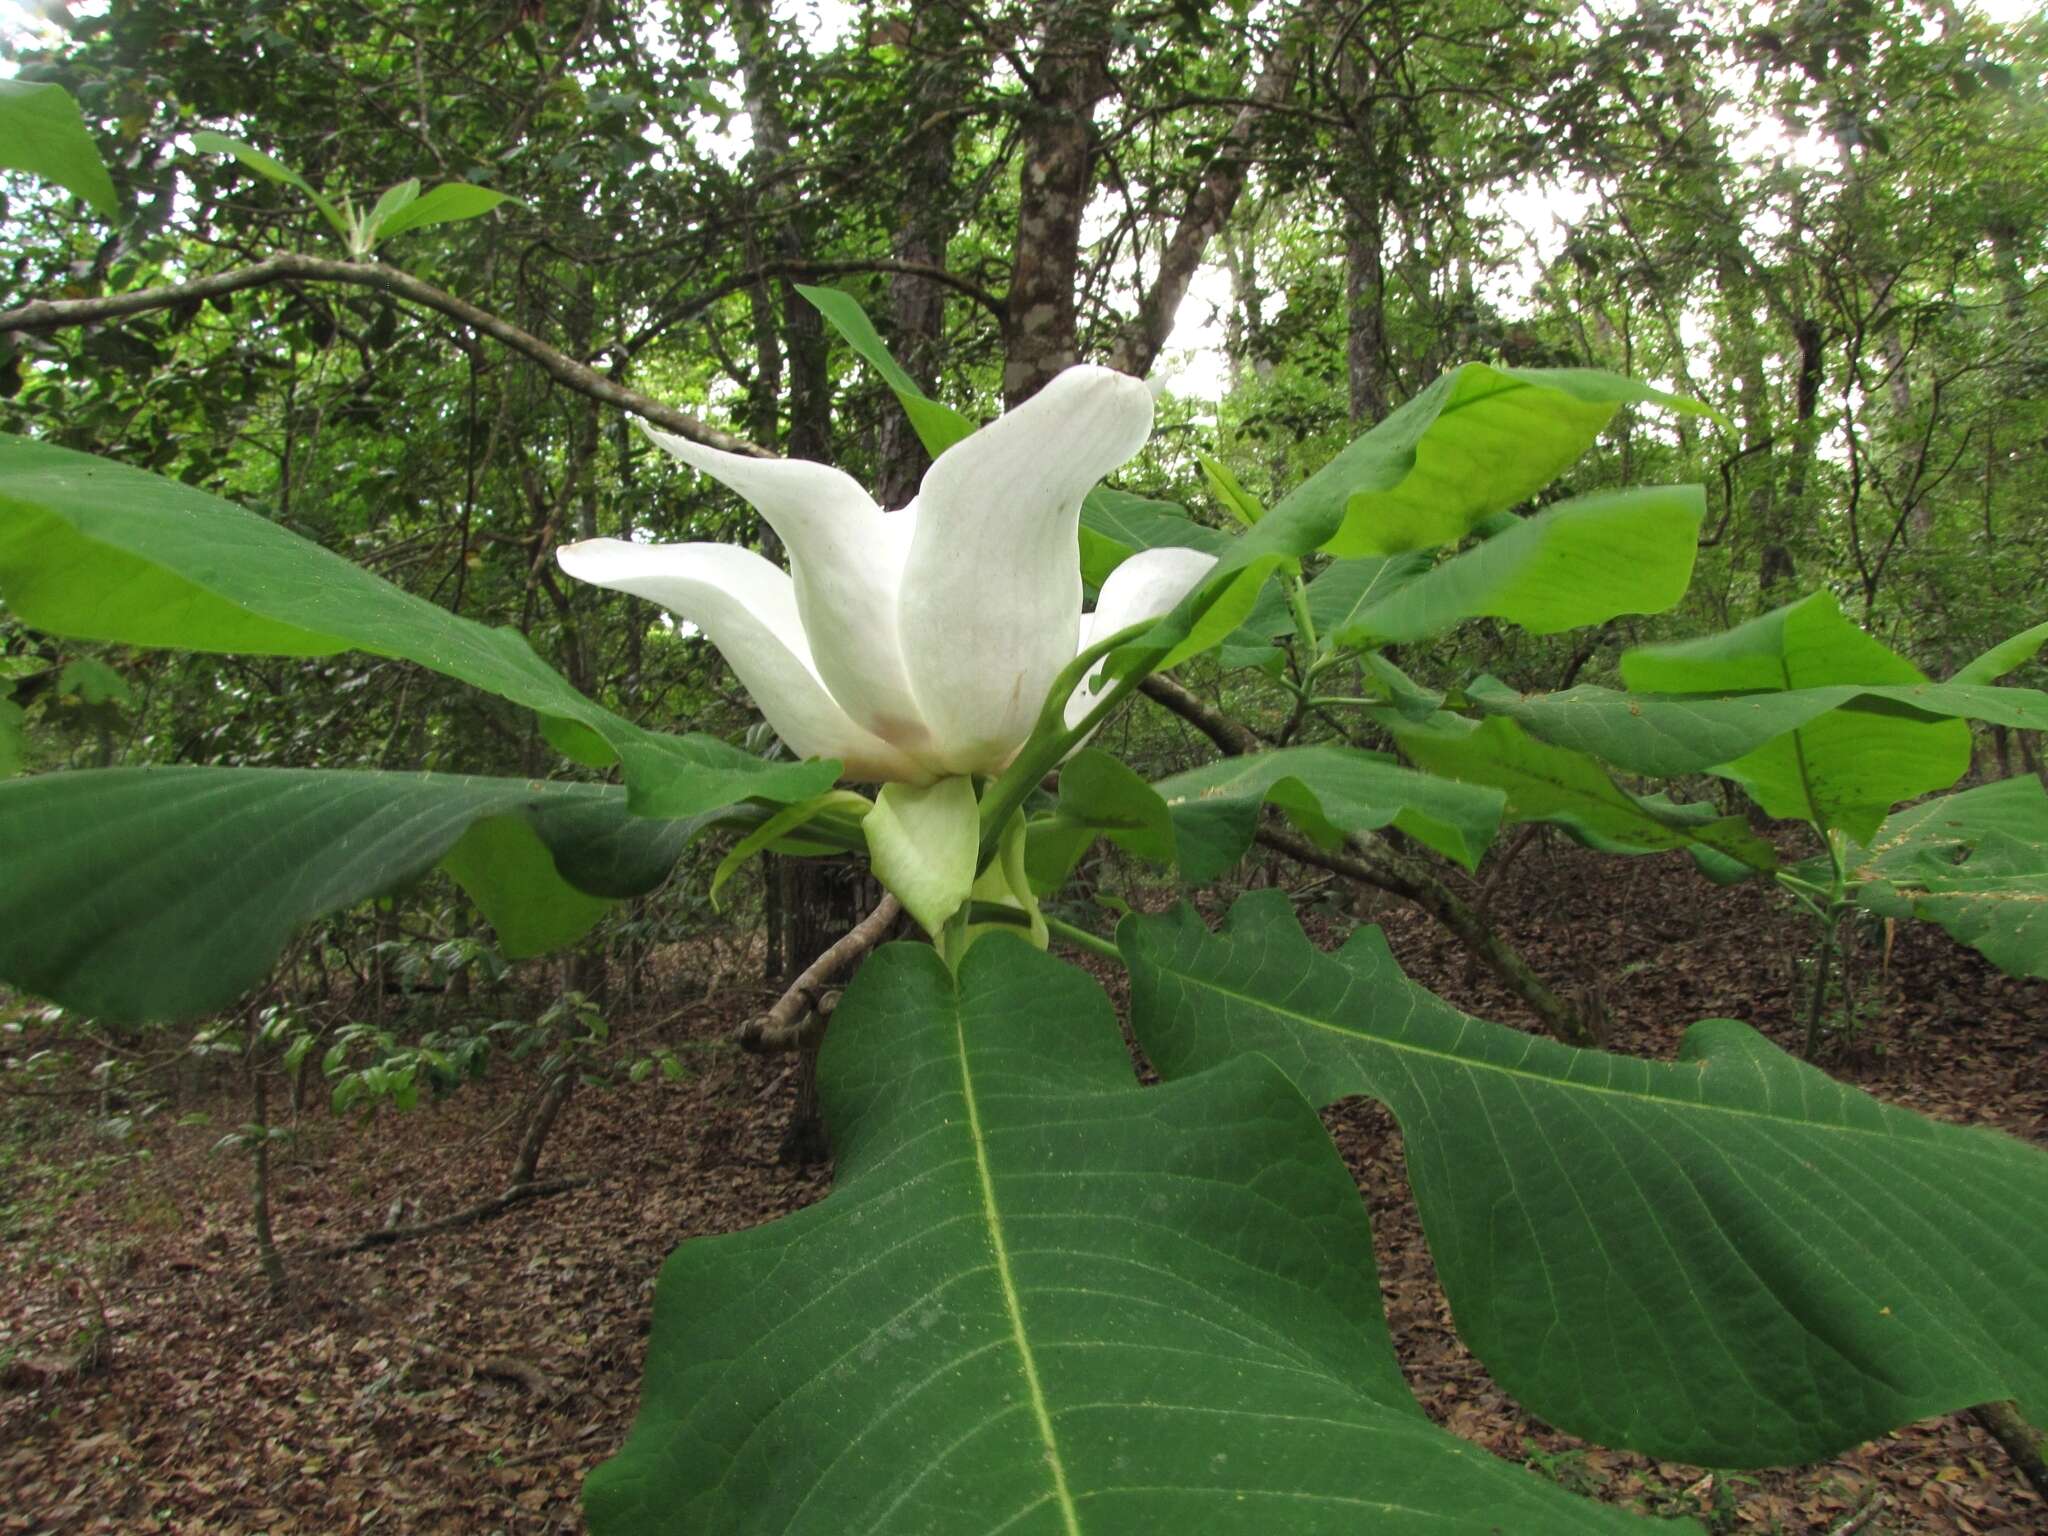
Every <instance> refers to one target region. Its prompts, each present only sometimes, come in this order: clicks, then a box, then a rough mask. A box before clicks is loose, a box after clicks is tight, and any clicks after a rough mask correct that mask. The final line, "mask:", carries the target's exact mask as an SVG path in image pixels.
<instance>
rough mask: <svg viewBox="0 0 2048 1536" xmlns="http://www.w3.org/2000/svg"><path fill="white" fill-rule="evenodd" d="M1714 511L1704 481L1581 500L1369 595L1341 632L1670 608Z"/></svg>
mask: <svg viewBox="0 0 2048 1536" xmlns="http://www.w3.org/2000/svg"><path fill="white" fill-rule="evenodd" d="M1705 513H1706V497H1705V496H1704V494H1703V493H1702V492H1701V490H1700V488H1699V487H1698V486H1696V485H1661V486H1653V487H1649V488H1646V489H1640V490H1631V491H1606V492H1602V493H1601V494H1599V495H1595V496H1580V497H1576V498H1574V499H1573V500H1571V501H1566V502H1562V503H1560V504H1559V505H1557V506H1554V507H1551V508H1549V509H1548V510H1546V511H1544V512H1541V513H1539V514H1537V515H1536V516H1535V517H1531V518H1526V519H1523V520H1521V521H1519V522H1516V523H1515V524H1514V525H1513V526H1511V527H1509V528H1508V529H1507V530H1506V531H1505V532H1502V533H1497V534H1495V535H1494V536H1493V537H1492V538H1490V539H1488V540H1486V541H1485V542H1484V543H1482V544H1479V545H1477V546H1475V547H1474V548H1472V549H1469V550H1466V551H1465V552H1464V553H1462V554H1459V555H1456V556H1453V557H1452V558H1451V559H1449V560H1446V561H1444V563H1443V564H1441V565H1439V566H1437V567H1436V568H1435V569H1434V570H1432V571H1430V572H1429V573H1428V574H1427V575H1425V576H1421V577H1419V578H1417V579H1416V580H1414V581H1410V582H1408V583H1406V584H1403V585H1399V586H1397V587H1396V588H1395V589H1394V590H1392V591H1390V592H1387V593H1385V594H1384V595H1381V596H1376V597H1369V598H1366V599H1365V600H1363V601H1361V602H1360V603H1358V604H1357V605H1356V606H1355V607H1354V608H1353V609H1352V611H1351V612H1350V613H1349V614H1347V615H1346V616H1345V617H1344V619H1343V620H1342V621H1341V622H1340V623H1339V625H1338V626H1337V628H1336V630H1335V637H1336V639H1337V640H1339V641H1340V642H1342V643H1344V644H1347V645H1361V646H1378V645H1389V644H1400V643H1406V642H1408V641H1412V640H1424V639H1428V638H1429V637H1430V636H1432V635H1438V634H1442V633H1443V632H1444V631H1445V630H1447V629H1450V628H1451V627H1452V626H1454V625H1456V624H1461V623H1463V622H1464V621H1465V620H1467V619H1473V618H1478V617H1480V616H1482V615H1485V616H1488V617H1492V618H1496V619H1505V620H1507V621H1508V622H1509V623H1511V624H1519V625H1520V626H1521V627H1522V628H1524V629H1526V630H1528V631H1530V632H1531V633H1532V634H1538V635H1548V634H1554V633H1556V632H1557V631H1558V630H1561V629H1573V628H1576V627H1577V626H1578V625H1581V624H1601V623H1605V622H1606V621H1607V620H1608V619H1611V618H1614V617H1616V616H1617V615H1619V614H1624V613H1662V612H1663V611H1664V610H1665V609H1667V608H1669V607H1671V606H1672V605H1674V604H1675V603H1677V601H1678V600H1679V599H1680V598H1682V597H1683V596H1685V589H1686V587H1687V585H1688V584H1690V582H1691V581H1692V563H1693V556H1694V555H1695V554H1696V553H1697V552H1698V548H1699V529H1700V519H1701V517H1703V516H1704V515H1705ZM1318 584H1319V583H1318ZM1309 591H1310V593H1311V594H1313V593H1314V591H1315V586H1314V585H1312V586H1311V587H1310V588H1309Z"/></svg>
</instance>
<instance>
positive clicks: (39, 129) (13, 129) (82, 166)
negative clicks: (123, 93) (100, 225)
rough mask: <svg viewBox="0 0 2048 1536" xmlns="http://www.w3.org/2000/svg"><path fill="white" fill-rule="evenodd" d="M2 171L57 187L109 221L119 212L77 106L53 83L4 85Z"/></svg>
mask: <svg viewBox="0 0 2048 1536" xmlns="http://www.w3.org/2000/svg"><path fill="white" fill-rule="evenodd" d="M0 170H6V171H26V172H27V173H28V174H29V175H31V176H40V177H41V178H42V179H43V180H44V181H49V182H55V183H56V184H57V185H58V186H60V187H62V188H63V189H64V190H65V191H67V192H70V193H73V194H74V195H76V196H78V197H82V198H84V199H85V201H86V203H87V204H88V205H90V206H91V208H92V209H93V211H94V212H95V213H98V214H101V215H103V216H104V217H106V218H109V219H111V218H113V217H114V216H115V215H117V214H118V213H120V211H121V202H120V199H119V197H117V196H116V195H115V192H114V182H113V178H112V177H110V176H108V175H107V166H106V162H105V161H104V160H102V159H101V158H100V150H99V146H98V145H97V144H95V143H93V141H92V135H91V134H90V133H88V132H86V128H85V119H84V118H83V117H81V116H80V115H79V111H78V103H77V102H75V101H73V100H72V99H71V93H70V92H69V91H67V90H65V89H64V87H63V86H61V85H57V84H55V83H53V82H50V81H39V82H30V81H26V80H0Z"/></svg>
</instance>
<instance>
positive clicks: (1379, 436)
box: [1273, 363, 1711, 555]
mask: <svg viewBox="0 0 2048 1536" xmlns="http://www.w3.org/2000/svg"><path fill="white" fill-rule="evenodd" d="M1632 403H1633V404H1654V405H1660V406H1663V407H1665V408H1667V409H1670V410H1676V411H1682V412H1689V413H1695V414H1711V412H1709V411H1708V410H1707V408H1706V407H1705V406H1702V405H1700V404H1698V403H1697V402H1695V401H1691V400H1686V399H1682V398H1680V397H1679V396H1676V395H1670V394H1666V393H1665V392H1664V391H1662V390H1659V389H1653V388H1651V387H1650V386H1649V385H1647V384H1640V383H1638V382H1636V381H1635V380H1633V379H1625V378H1622V377H1620V376H1619V375H1617V374H1611V373H1602V372H1599V371H1598V370H1596V369H1591V368H1552V369H1542V368H1495V367H1492V366H1490V365H1488V364H1485V363H1467V364H1465V365H1464V366H1463V367H1461V368H1455V369H1453V370H1451V371H1450V372H1449V373H1446V374H1444V375H1442V376H1441V377H1440V378H1438V379H1437V380H1436V382H1435V383H1433V384H1431V385H1430V386H1429V387H1428V388H1427V389H1425V390H1423V391H1422V393H1420V394H1419V395H1417V396H1415V398H1414V399H1412V400H1410V401H1409V402H1408V403H1407V404H1405V405H1403V406H1402V407H1400V409H1398V410H1396V411H1395V412H1393V414H1392V415H1390V416H1388V417H1387V418H1386V419H1385V420H1384V421H1381V422H1380V423H1378V425H1376V426H1374V427H1373V428H1372V429H1371V430H1370V431H1368V432H1366V433H1365V434H1364V435H1363V436H1362V437H1359V438H1358V439H1356V440H1355V441H1354V442H1352V444H1351V445H1350V446H1349V447H1347V448H1345V449H1344V450H1343V451H1342V452H1341V453H1339V454H1338V455H1337V456H1336V457H1335V458H1333V459H1332V460H1330V462H1329V463H1328V464H1325V465H1324V466H1323V467H1322V468H1321V469H1319V470H1317V471H1316V472H1315V473H1314V474H1313V475H1311V476H1309V477H1308V479H1306V480H1304V481H1303V482H1302V483H1301V484H1300V485H1298V486H1296V487H1295V488H1294V490H1292V491H1291V492H1289V493H1288V494H1287V496H1285V497H1284V498H1282V499H1281V501H1280V502H1279V503H1278V504H1277V505H1276V506H1275V507H1274V508H1273V512H1274V514H1275V515H1285V516H1287V517H1289V518H1301V519H1303V520H1304V521H1305V522H1307V523H1309V524H1311V525H1315V526H1324V525H1327V526H1328V528H1329V532H1328V533H1327V534H1325V535H1324V539H1321V540H1318V541H1317V542H1318V543H1320V544H1322V545H1323V547H1324V548H1326V549H1327V550H1328V551H1329V552H1330V553H1331V554H1334V555H1373V554H1380V555H1385V554H1398V553H1399V552H1401V551H1402V550H1408V549H1426V548H1430V547H1433V546H1436V545H1441V544H1455V543H1457V542H1458V540H1460V539H1462V538H1464V536H1465V535H1466V534H1467V533H1469V532H1471V531H1472V529H1473V528H1475V527H1476V526H1478V524H1479V523H1480V522H1481V520H1483V519H1484V518H1486V517H1488V516H1491V515H1492V514H1493V513H1496V512H1501V511H1505V510H1507V509H1508V508H1511V507H1513V506H1515V505H1517V504H1518V503H1520V502H1523V501H1526V500H1528V499H1529V498H1530V497H1531V496H1533V495H1535V494H1536V492H1538V491H1540V490H1542V489H1543V487H1544V486H1546V485H1548V484H1550V482H1551V481H1553V480H1555V479H1556V478H1557V477H1558V476H1559V475H1560V474H1562V473H1563V472H1564V471H1565V470H1566V469H1567V468H1569V467H1570V466H1571V465H1572V464H1573V463H1575V462H1576V461H1577V460H1578V459H1579V457H1580V456H1581V455H1582V454H1584V453H1585V452H1586V450H1587V449H1589V448H1591V447H1592V446H1593V443H1594V441H1595V439H1597V438H1598V437H1599V435H1600V432H1601V430H1602V429H1603V428H1604V427H1605V426H1606V425H1607V423H1608V421H1609V420H1610V419H1611V418H1612V417H1613V415H1614V413H1615V411H1616V410H1617V409H1618V408H1619V407H1621V406H1622V405H1624V404H1632ZM1325 541H1327V542H1325Z"/></svg>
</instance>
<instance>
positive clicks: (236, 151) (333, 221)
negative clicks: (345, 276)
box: [192, 129, 355, 244]
mask: <svg viewBox="0 0 2048 1536" xmlns="http://www.w3.org/2000/svg"><path fill="white" fill-rule="evenodd" d="M192 147H193V148H194V149H197V150H199V151H201V152H202V153H205V154H209V155H228V156H230V157H232V158H233V159H235V160H236V161H238V162H240V163H241V164H242V165H245V166H247V167H248V168H249V169H250V170H252V171H254V172H255V173H256V174H257V175H259V176H263V177H267V178H268V179H270V180H271V181H276V182H282V183H283V184H284V185H285V186H288V187H292V188H295V189H297V190H298V191H300V192H303V193H305V194H306V196H307V198H308V199H310V200H311V202H312V204H313V206H314V207H315V208H317V209H319V210H320V215H321V217H322V218H324V219H326V220H327V222H328V223H329V224H330V225H331V226H332V227H333V229H334V232H335V233H336V234H338V235H340V236H341V238H342V239H343V240H344V241H346V242H350V243H351V244H352V243H353V242H354V240H355V223H354V221H353V220H352V219H349V218H347V217H345V216H344V215H343V214H342V212H341V210H340V209H338V208H336V207H335V206H334V204H333V203H331V202H329V201H328V200H327V199H326V198H325V197H323V196H322V195H321V194H320V193H318V192H316V191H314V190H313V184H312V183H311V182H309V181H307V180H306V178H305V177H303V176H301V175H300V174H299V173H298V172H297V171H295V170H293V169H292V168H291V167H290V166H288V165H286V164H285V163H284V162H283V161H282V160H280V159H278V158H277V157H276V156H274V155H268V154H265V153H264V152H263V151H262V150H260V149H258V148H257V147H256V146H255V145H254V144H248V143H244V142H243V141H242V140H241V139H231V138H229V137H228V136H227V135H226V134H224V133H214V132H213V131H212V130H210V129H202V130H200V131H199V132H197V133H195V134H193V135H192Z"/></svg>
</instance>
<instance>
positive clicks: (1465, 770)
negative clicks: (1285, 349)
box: [1382, 712, 1778, 880]
mask: <svg viewBox="0 0 2048 1536" xmlns="http://www.w3.org/2000/svg"><path fill="white" fill-rule="evenodd" d="M1382 720H1383V722H1384V723H1385V724H1387V725H1388V727H1389V728H1390V729H1391V730H1392V731H1393V732H1394V739H1395V740H1396V741H1398V742H1399V743H1400V744H1401V751H1402V754H1403V755H1404V756H1406V757H1407V758H1408V759H1409V760H1410V761H1411V762H1413V763H1415V764H1416V765H1417V766H1418V767H1421V768H1426V769H1428V770H1429V772H1431V773H1435V774H1442V775H1443V776H1444V777H1445V778H1449V779H1457V780H1460V781H1462V782H1463V783H1466V784H1490V785H1493V786H1495V787H1496V788H1499V789H1502V790H1505V791H1506V792H1507V810H1506V816H1507V819H1508V820H1509V821H1544V822H1551V823H1554V824H1555V825H1558V826H1561V827H1563V828H1564V829H1565V830H1566V831H1567V832H1570V833H1571V834H1572V835H1573V836H1574V837H1576V838H1578V839H1579V840H1580V841H1581V842H1584V843H1587V844H1589V845H1590V846H1592V847H1595V848H1601V849H1605V850H1606V851H1608V852H1612V853H1663V852H1667V851H1669V850H1671V849H1684V850H1685V851H1686V852H1688V853H1690V854H1691V855H1692V856H1693V857H1694V858H1695V859H1696V860H1698V862H1699V864H1700V867H1701V868H1702V869H1703V870H1704V871H1705V872H1706V873H1707V874H1708V875H1710V876H1712V877H1713V878H1714V879H1717V880H1738V879H1744V878H1746V877H1748V876H1749V875H1752V874H1758V873H1762V872H1764V871H1767V870H1770V869H1773V868H1775V867H1776V866H1777V862H1778V858H1777V853H1776V851H1775V850H1773V849H1772V847H1771V845H1770V844H1769V843H1767V842H1765V841H1764V840H1763V839H1762V838H1760V837H1758V836H1757V835H1756V833H1754V832H1753V831H1751V830H1750V827H1749V823H1748V822H1747V821H1745V820H1744V819H1743V818H1742V817H1740V816H1717V815H1715V814H1714V812H1713V809H1712V808H1711V807H1709V806H1704V805H1678V804H1675V803H1673V802H1672V801H1670V800H1667V799H1664V798H1662V797H1658V796H1642V795H1632V794H1630V793H1629V792H1628V791H1627V790H1625V789H1623V788H1622V787H1621V786H1620V785H1619V784H1617V783H1615V782H1614V779H1613V776H1612V775H1610V774H1609V773H1608V771H1607V770H1606V769H1605V768H1604V767H1602V766H1601V765H1600V764H1599V763H1598V762H1596V761H1595V760H1594V759H1593V758H1591V757H1588V756H1587V755H1586V754H1585V753H1583V752H1576V751H1573V750H1572V749H1571V748H1569V747H1556V746H1552V745H1550V744H1549V743H1548V742H1543V741H1538V740H1537V739H1536V738H1535V737H1533V736H1531V735H1529V734H1528V732H1526V731H1524V730H1523V729H1522V728H1521V727H1520V726H1519V725H1517V724H1516V723H1515V722H1514V721H1512V720H1509V719H1506V718H1502V717H1496V718H1494V719H1490V720H1485V721H1481V722H1479V723H1477V724H1474V723H1473V722H1472V721H1470V720H1463V719H1460V718H1458V717H1457V716H1455V715H1436V716H1432V717H1431V718H1430V719H1428V720H1427V721H1403V720H1401V719H1400V718H1399V717H1398V716H1397V715H1395V714H1393V713H1391V712H1387V713H1384V714H1383V715H1382Z"/></svg>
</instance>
